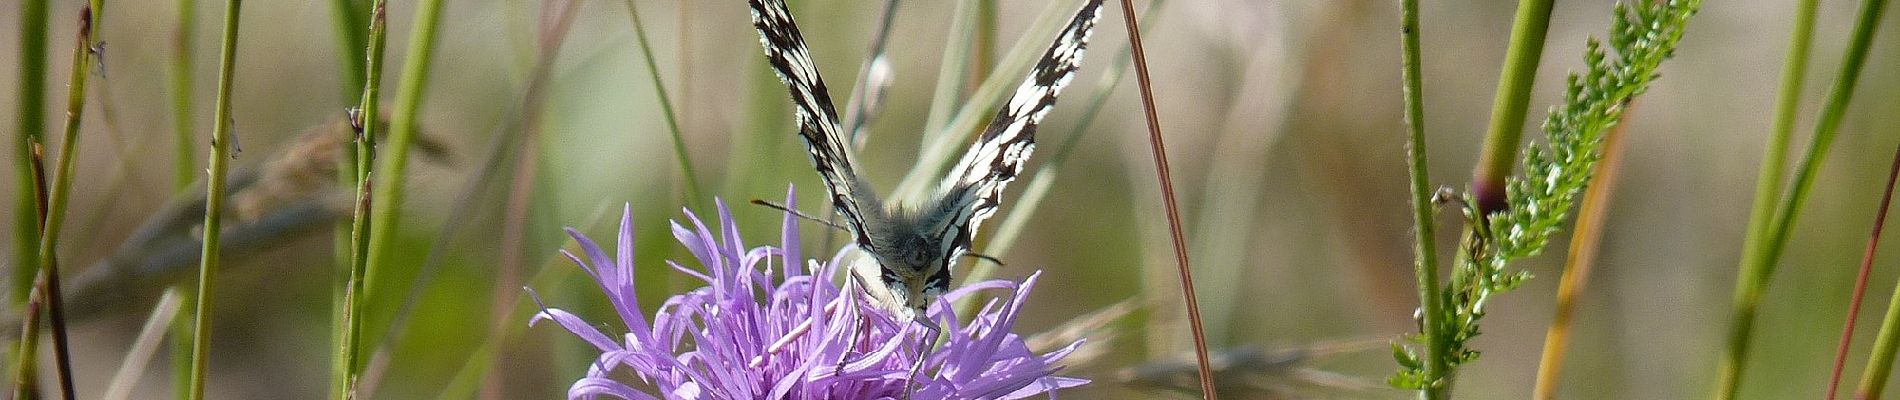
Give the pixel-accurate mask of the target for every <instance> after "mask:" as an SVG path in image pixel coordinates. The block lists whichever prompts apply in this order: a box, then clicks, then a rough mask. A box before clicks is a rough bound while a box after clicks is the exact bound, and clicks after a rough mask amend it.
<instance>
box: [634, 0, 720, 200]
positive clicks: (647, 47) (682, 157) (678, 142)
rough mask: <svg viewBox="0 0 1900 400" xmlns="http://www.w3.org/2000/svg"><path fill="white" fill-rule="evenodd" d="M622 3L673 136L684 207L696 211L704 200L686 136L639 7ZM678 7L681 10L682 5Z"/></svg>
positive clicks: (661, 110)
mask: <svg viewBox="0 0 1900 400" xmlns="http://www.w3.org/2000/svg"><path fill="white" fill-rule="evenodd" d="M626 3H627V18H628V19H630V20H631V22H632V24H633V34H634V38H637V39H639V41H640V56H641V59H643V60H645V61H646V65H647V76H648V77H650V78H652V79H653V92H654V94H656V95H658V96H659V98H660V112H661V113H662V114H664V115H665V117H666V128H667V131H668V132H671V133H672V135H673V156H674V160H675V161H677V162H679V165H680V173H682V174H685V175H686V204H693V205H695V208H697V205H698V204H700V202H702V201H704V200H702V199H703V198H704V193H705V192H702V191H700V186H699V174H697V173H694V172H693V160H692V156H691V154H689V153H688V152H687V151H686V134H685V133H684V132H681V131H680V123H679V118H678V117H677V116H675V115H676V114H674V113H673V101H672V100H671V99H669V98H668V97H667V96H666V82H665V81H664V80H662V79H660V67H659V65H657V64H656V63H655V62H654V61H653V46H652V45H651V44H648V43H647V29H646V25H645V24H641V23H640V7H639V6H638V5H635V4H634V0H626ZM680 6H681V7H684V6H685V4H684V3H682V4H681V5H680Z"/></svg>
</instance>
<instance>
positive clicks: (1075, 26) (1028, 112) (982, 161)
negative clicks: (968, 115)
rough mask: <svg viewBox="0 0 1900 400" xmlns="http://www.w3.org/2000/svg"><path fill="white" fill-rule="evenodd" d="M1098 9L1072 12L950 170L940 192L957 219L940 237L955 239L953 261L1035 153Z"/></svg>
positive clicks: (1093, 3)
mask: <svg viewBox="0 0 1900 400" xmlns="http://www.w3.org/2000/svg"><path fill="white" fill-rule="evenodd" d="M1101 6H1102V0H1089V2H1088V4H1086V5H1083V6H1082V9H1081V10H1080V11H1077V12H1076V14H1075V17H1074V18H1073V19H1071V20H1070V21H1069V25H1068V27H1067V28H1064V29H1063V30H1062V34H1060V35H1058V36H1056V39H1055V42H1054V43H1051V44H1050V45H1049V49H1048V50H1047V51H1045V52H1044V53H1043V55H1042V59H1041V61H1038V62H1037V63H1036V67H1035V69H1034V70H1032V71H1030V73H1029V76H1028V77H1027V78H1025V79H1023V83H1022V84H1020V85H1018V86H1016V92H1015V93H1014V94H1012V95H1010V98H1009V101H1007V102H1005V103H1003V108H1002V109H1001V110H997V111H996V117H994V118H993V119H991V120H990V125H989V127H988V128H984V129H983V134H982V135H981V136H978V137H977V138H976V142H975V143H974V144H972V145H971V146H970V150H969V151H967V152H965V153H963V158H962V159H961V160H959V161H958V162H957V165H956V167H954V168H953V169H951V170H950V176H949V178H948V179H947V180H945V181H944V182H943V187H942V188H941V191H942V192H943V193H944V197H943V199H942V201H943V205H944V206H945V207H943V209H947V210H954V212H956V214H955V215H953V216H952V217H951V218H950V220H948V221H947V222H948V223H947V224H944V225H943V226H942V229H944V232H943V235H944V237H946V238H955V239H953V240H951V241H950V245H951V246H953V247H952V248H953V250H952V255H953V256H954V255H955V253H960V252H962V251H965V250H968V249H969V248H970V239H971V237H972V236H975V234H976V228H977V226H978V225H980V224H982V223H983V220H984V219H988V218H989V217H990V216H991V215H994V214H996V207H997V206H998V205H1000V204H1001V202H1002V200H1003V186H1005V185H1008V184H1009V182H1010V181H1012V180H1015V179H1016V175H1017V174H1019V173H1021V172H1022V171H1023V164H1024V163H1025V162H1027V161H1028V160H1029V153H1030V152H1031V151H1033V150H1035V148H1036V125H1037V124H1038V123H1041V122H1042V117H1043V116H1044V115H1047V114H1049V110H1050V109H1051V108H1054V107H1055V104H1056V96H1058V95H1061V94H1062V88H1063V87H1066V86H1068V85H1069V81H1071V80H1074V79H1075V70H1076V68H1078V67H1079V66H1080V65H1081V63H1082V53H1083V52H1084V51H1085V50H1087V48H1088V41H1089V35H1090V34H1091V33H1092V32H1094V27H1095V21H1096V19H1098V17H1099V13H1100V11H1101Z"/></svg>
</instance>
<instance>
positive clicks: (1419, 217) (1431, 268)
mask: <svg viewBox="0 0 1900 400" xmlns="http://www.w3.org/2000/svg"><path fill="white" fill-rule="evenodd" d="M1399 7H1400V15H1401V16H1400V22H1399V26H1400V27H1399V38H1400V47H1401V51H1403V52H1404V67H1403V69H1402V72H1401V73H1402V74H1403V75H1404V77H1403V79H1404V81H1405V127H1406V134H1407V138H1406V146H1405V147H1406V167H1407V169H1408V170H1409V171H1410V174H1409V176H1410V178H1411V188H1412V225H1413V229H1414V232H1415V233H1416V234H1415V235H1413V236H1414V237H1415V238H1416V239H1417V242H1415V243H1414V244H1413V246H1412V252H1413V259H1414V260H1413V267H1414V268H1415V269H1416V271H1414V274H1415V275H1416V276H1417V279H1418V301H1419V308H1420V317H1421V318H1423V319H1422V320H1421V321H1420V322H1419V326H1420V329H1419V330H1420V332H1419V334H1420V335H1422V336H1424V341H1425V358H1426V360H1425V363H1424V367H1425V375H1426V377H1425V378H1426V382H1427V383H1426V387H1425V388H1424V389H1422V390H1420V391H1419V398H1421V399H1433V400H1436V399H1444V398H1448V397H1449V396H1450V392H1451V390H1450V386H1451V385H1450V383H1451V382H1450V379H1449V373H1450V372H1451V371H1450V369H1451V365H1450V363H1449V362H1448V360H1449V359H1448V358H1447V352H1448V351H1449V350H1450V346H1449V345H1448V343H1449V342H1450V341H1449V340H1447V338H1446V337H1445V335H1446V332H1445V329H1444V327H1445V324H1444V321H1442V320H1443V319H1444V317H1445V315H1446V313H1445V312H1444V310H1445V304H1444V297H1443V296H1440V295H1439V291H1440V290H1441V289H1439V288H1440V286H1439V284H1438V250H1437V248H1436V246H1437V243H1438V242H1437V239H1436V233H1435V231H1436V230H1437V229H1436V228H1435V227H1436V224H1435V223H1434V222H1433V215H1434V214H1435V213H1433V212H1432V199H1431V192H1432V187H1431V176H1430V173H1429V171H1427V168H1426V166H1427V163H1426V152H1425V100H1424V96H1425V82H1424V79H1423V78H1422V77H1421V73H1420V63H1421V62H1420V60H1419V58H1420V56H1419V49H1418V37H1419V32H1418V30H1419V26H1418V0H1403V1H1401V2H1400V5H1399ZM1434 382H1443V383H1444V384H1442V385H1441V384H1437V383H1434Z"/></svg>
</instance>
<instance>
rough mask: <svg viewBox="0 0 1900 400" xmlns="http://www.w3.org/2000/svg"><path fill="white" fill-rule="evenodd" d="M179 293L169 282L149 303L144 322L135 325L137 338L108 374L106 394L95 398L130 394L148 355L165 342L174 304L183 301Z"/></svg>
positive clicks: (118, 398) (108, 399)
mask: <svg viewBox="0 0 1900 400" xmlns="http://www.w3.org/2000/svg"><path fill="white" fill-rule="evenodd" d="M183 296H184V290H181V289H179V288H178V287H177V286H173V287H170V288H167V289H165V294H164V295H161V296H159V297H158V305H156V306H153V307H152V313H151V314H150V316H148V317H146V319H145V325H144V326H142V327H141V328H140V329H139V336H138V338H137V339H134V340H132V348H131V349H128V350H126V351H125V361H123V362H121V363H119V371H118V372H115V373H113V374H112V383H110V384H107V385H106V394H105V395H104V396H100V397H99V398H101V399H105V400H125V399H129V398H131V397H132V387H133V386H136V385H138V383H139V377H141V376H144V375H145V366H146V365H147V364H148V363H150V362H151V361H152V355H154V354H156V353H158V346H159V344H161V343H164V342H165V331H166V329H167V327H168V326H170V325H171V322H172V320H174V319H176V318H177V316H178V308H179V306H180V305H182V304H183V303H182V302H180V301H179V299H180V298H182V297H183Z"/></svg>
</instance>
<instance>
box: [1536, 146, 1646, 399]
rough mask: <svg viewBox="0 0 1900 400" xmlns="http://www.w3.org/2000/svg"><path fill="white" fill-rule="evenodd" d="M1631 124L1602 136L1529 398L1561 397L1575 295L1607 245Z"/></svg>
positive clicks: (1558, 281) (1578, 208) (1558, 287)
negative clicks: (1614, 191) (1626, 132)
mask: <svg viewBox="0 0 1900 400" xmlns="http://www.w3.org/2000/svg"><path fill="white" fill-rule="evenodd" d="M1626 127H1628V125H1623V124H1620V123H1619V124H1617V125H1616V126H1613V127H1610V131H1609V133H1606V134H1604V135H1603V160H1602V161H1601V163H1599V164H1597V170H1596V173H1595V174H1594V175H1595V176H1594V178H1592V179H1591V181H1590V186H1589V187H1588V188H1585V189H1584V190H1583V203H1582V204H1579V205H1578V206H1577V225H1576V228H1575V231H1574V232H1572V233H1571V234H1570V248H1569V249H1568V251H1567V252H1565V257H1564V269H1563V275H1562V276H1561V277H1559V278H1557V300H1556V302H1557V310H1556V311H1555V312H1553V313H1551V318H1550V328H1549V329H1546V330H1545V331H1544V352H1543V355H1541V356H1539V358H1538V359H1537V383H1536V386H1535V387H1533V388H1532V389H1531V398H1532V399H1537V400H1550V399H1555V398H1557V383H1558V378H1559V377H1561V376H1562V375H1563V368H1564V356H1565V354H1566V352H1567V351H1568V350H1569V346H1570V327H1571V325H1572V323H1571V321H1572V316H1573V315H1574V314H1575V313H1576V309H1577V296H1578V294H1579V293H1582V292H1583V290H1584V287H1585V285H1587V284H1588V283H1589V281H1590V272H1591V270H1593V269H1595V267H1596V263H1597V255H1598V253H1597V248H1598V246H1600V245H1601V244H1602V243H1603V229H1604V228H1603V226H1604V223H1605V222H1607V221H1608V220H1609V218H1608V215H1609V209H1610V195H1611V192H1612V189H1613V188H1615V187H1616V182H1617V170H1618V167H1619V166H1621V165H1622V159H1623V157H1622V155H1623V150H1622V149H1623V131H1624V130H1625V129H1626Z"/></svg>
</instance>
